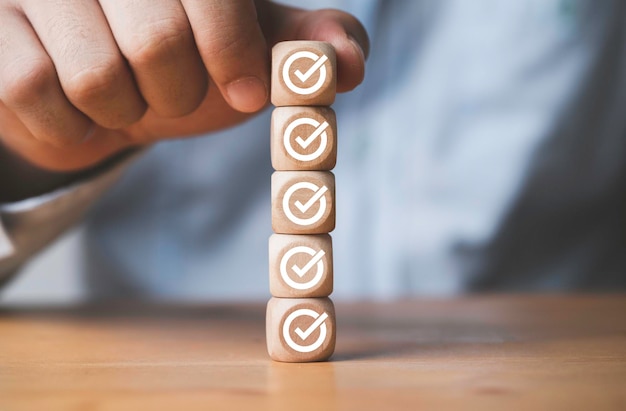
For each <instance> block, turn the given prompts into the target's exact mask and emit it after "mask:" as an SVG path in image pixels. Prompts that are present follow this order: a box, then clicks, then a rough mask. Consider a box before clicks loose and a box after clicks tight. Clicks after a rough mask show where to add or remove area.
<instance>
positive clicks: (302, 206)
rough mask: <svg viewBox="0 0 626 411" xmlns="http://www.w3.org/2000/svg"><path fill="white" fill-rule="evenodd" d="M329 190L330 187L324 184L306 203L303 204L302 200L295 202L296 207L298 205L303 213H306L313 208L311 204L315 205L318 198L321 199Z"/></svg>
mask: <svg viewBox="0 0 626 411" xmlns="http://www.w3.org/2000/svg"><path fill="white" fill-rule="evenodd" d="M327 191H328V188H327V187H326V186H322V188H320V189H319V190H317V191H316V192H315V194H313V197H311V198H310V199H309V201H307V202H306V204H302V203H301V202H300V200H297V201H296V202H295V205H296V207H298V210H300V212H301V213H306V212H307V211H308V209H309V208H311V206H313V204H315V203H316V202H317V200H319V199H320V198H321V197H322V196H323V195H324V193H326V192H327Z"/></svg>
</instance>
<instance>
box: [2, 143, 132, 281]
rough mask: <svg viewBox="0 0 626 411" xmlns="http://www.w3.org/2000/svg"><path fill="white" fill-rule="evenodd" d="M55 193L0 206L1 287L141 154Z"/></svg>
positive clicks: (71, 222)
mask: <svg viewBox="0 0 626 411" xmlns="http://www.w3.org/2000/svg"><path fill="white" fill-rule="evenodd" d="M141 153H142V152H136V153H133V154H131V155H129V156H127V157H125V158H124V159H122V160H120V161H119V162H117V163H115V164H114V165H111V166H109V167H108V168H107V169H104V170H101V171H100V172H99V173H98V174H96V175H92V176H90V177H89V178H87V179H85V180H82V181H79V182H76V183H74V184H71V185H69V186H67V187H63V188H60V189H58V190H55V191H53V192H50V193H47V194H44V195H41V196H38V197H34V198H29V199H26V200H22V201H18V202H15V203H5V204H0V286H2V285H3V284H4V283H6V282H7V281H8V279H9V278H11V277H12V276H13V274H14V273H15V272H16V271H17V270H18V268H19V267H20V266H21V265H22V264H24V263H25V262H27V261H28V259H29V258H31V257H32V256H33V255H35V254H36V253H37V252H38V251H40V250H41V249H43V248H44V247H45V246H47V245H48V244H50V243H51V242H52V241H54V240H55V239H56V238H57V237H58V236H59V235H61V234H62V233H63V232H65V231H66V230H67V229H68V228H70V227H72V226H73V225H74V224H76V223H77V222H78V221H80V220H81V219H82V218H83V216H84V215H85V212H86V211H87V210H88V209H89V207H90V206H91V205H92V204H93V203H94V202H95V201H96V200H97V199H98V198H99V197H100V196H101V195H102V194H103V193H104V192H105V191H106V190H107V189H108V188H109V187H111V186H112V185H113V184H114V183H115V181H117V180H118V179H119V177H120V176H121V175H122V173H123V172H124V170H125V169H126V168H127V167H128V166H129V165H130V164H131V163H132V162H133V161H134V160H135V159H136V158H137V157H138V156H139V155H140V154H141Z"/></svg>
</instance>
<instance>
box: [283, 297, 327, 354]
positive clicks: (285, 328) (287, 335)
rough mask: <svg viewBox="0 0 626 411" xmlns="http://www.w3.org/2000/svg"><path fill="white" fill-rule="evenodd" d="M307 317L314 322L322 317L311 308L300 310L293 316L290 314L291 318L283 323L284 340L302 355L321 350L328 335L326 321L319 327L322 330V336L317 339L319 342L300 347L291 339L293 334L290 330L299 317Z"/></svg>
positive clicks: (288, 317)
mask: <svg viewBox="0 0 626 411" xmlns="http://www.w3.org/2000/svg"><path fill="white" fill-rule="evenodd" d="M303 315H306V316H307V317H311V318H313V320H314V321H315V320H317V319H318V318H319V316H320V315H322V314H319V313H317V312H316V311H314V310H311V309H310V308H300V309H298V310H295V311H294V312H292V313H291V314H289V316H287V318H286V319H285V322H284V323H283V339H284V340H285V342H286V343H287V345H288V346H289V347H290V348H292V349H293V350H296V351H298V352H300V353H309V352H313V351H315V350H317V349H318V348H320V347H321V346H322V344H324V341H325V340H326V334H327V330H326V321H324V322H323V323H322V324H321V325H320V326H319V330H320V336H319V337H317V340H316V341H315V342H314V343H313V344H310V345H300V344H298V343H296V342H295V341H294V340H293V338H291V332H290V331H289V329H290V328H291V323H292V322H293V321H294V320H295V319H296V318H298V317H300V316H303Z"/></svg>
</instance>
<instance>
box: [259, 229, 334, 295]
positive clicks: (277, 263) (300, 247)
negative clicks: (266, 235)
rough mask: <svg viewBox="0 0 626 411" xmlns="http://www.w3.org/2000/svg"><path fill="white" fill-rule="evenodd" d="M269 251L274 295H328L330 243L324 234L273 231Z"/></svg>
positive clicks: (329, 284)
mask: <svg viewBox="0 0 626 411" xmlns="http://www.w3.org/2000/svg"><path fill="white" fill-rule="evenodd" d="M269 250H270V253H269V257H270V258H269V260H270V292H271V293H272V295H273V296H274V297H284V298H306V297H328V296H329V295H330V294H331V293H332V292H333V242H332V239H331V238H330V236H329V235H328V234H319V235H288V234H274V235H272V236H271V237H270V241H269Z"/></svg>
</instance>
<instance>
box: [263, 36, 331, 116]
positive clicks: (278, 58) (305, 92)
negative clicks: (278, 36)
mask: <svg viewBox="0 0 626 411" xmlns="http://www.w3.org/2000/svg"><path fill="white" fill-rule="evenodd" d="M336 86H337V62H336V58H335V49H334V48H333V46H331V45H330V44H329V43H325V42H321V41H284V42H282V43H278V44H276V45H275V46H274V48H273V49H272V104H273V105H275V106H277V107H282V106H330V105H331V104H333V103H334V101H335V94H336Z"/></svg>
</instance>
